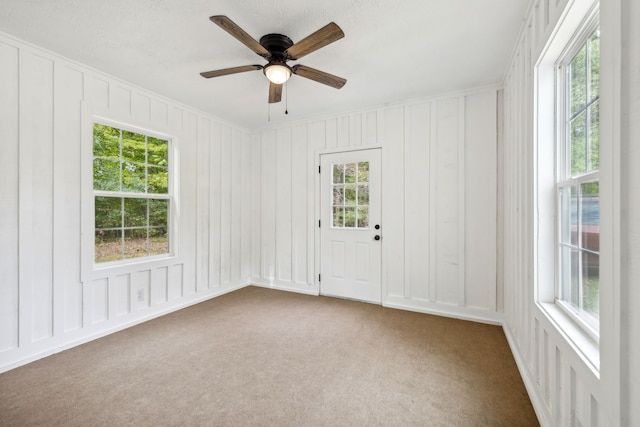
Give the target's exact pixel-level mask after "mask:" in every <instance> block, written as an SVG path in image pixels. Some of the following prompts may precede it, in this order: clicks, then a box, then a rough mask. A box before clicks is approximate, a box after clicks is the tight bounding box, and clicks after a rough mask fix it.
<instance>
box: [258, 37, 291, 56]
mask: <svg viewBox="0 0 640 427" xmlns="http://www.w3.org/2000/svg"><path fill="white" fill-rule="evenodd" d="M260 44H261V45H262V46H264V48H265V49H267V50H268V51H269V52H271V59H276V60H280V61H282V62H284V61H286V58H285V51H286V50H287V49H289V48H290V47H291V46H293V41H291V39H290V38H289V37H287V36H285V35H282V34H267V35H264V36H262V37H261V38H260Z"/></svg>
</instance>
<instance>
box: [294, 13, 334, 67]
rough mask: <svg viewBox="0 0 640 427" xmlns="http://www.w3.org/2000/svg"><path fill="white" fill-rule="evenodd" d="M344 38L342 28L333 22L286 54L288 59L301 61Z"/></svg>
mask: <svg viewBox="0 0 640 427" xmlns="http://www.w3.org/2000/svg"><path fill="white" fill-rule="evenodd" d="M343 37H344V33H343V32H342V30H341V29H340V27H338V25H337V24H336V23H335V22H331V23H329V24H327V25H325V26H324V27H322V28H320V29H319V30H318V31H316V32H315V33H313V34H311V35H309V36H307V37H306V38H304V39H302V40H300V41H299V42H298V43H296V44H294V45H293V46H291V47H290V48H289V49H287V50H286V51H285V53H284V54H285V57H286V58H287V59H291V60H295V59H300V58H302V57H303V56H305V55H308V54H310V53H311V52H315V51H316V50H318V49H320V48H321V47H325V46H326V45H328V44H331V43H333V42H335V41H336V40H340V39H341V38H343Z"/></svg>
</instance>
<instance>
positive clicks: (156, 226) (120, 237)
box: [93, 123, 171, 263]
mask: <svg viewBox="0 0 640 427" xmlns="http://www.w3.org/2000/svg"><path fill="white" fill-rule="evenodd" d="M93 193H94V201H95V259H94V261H95V263H105V262H112V261H118V260H126V259H131V258H140V257H148V256H153V255H161V254H167V253H169V251H170V245H169V243H170V242H169V235H170V234H169V227H170V222H169V221H170V203H171V193H170V188H169V141H168V140H166V139H160V138H154V137H152V136H149V135H145V134H142V133H136V132H130V131H128V130H123V129H118V128H115V127H111V126H106V125H103V124H99V123H95V124H94V125H93Z"/></svg>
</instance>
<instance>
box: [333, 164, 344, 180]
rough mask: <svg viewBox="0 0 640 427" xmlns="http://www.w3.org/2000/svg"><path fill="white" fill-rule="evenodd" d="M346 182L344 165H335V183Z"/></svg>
mask: <svg viewBox="0 0 640 427" xmlns="http://www.w3.org/2000/svg"><path fill="white" fill-rule="evenodd" d="M343 182H344V165H333V183H334V184H342V183H343Z"/></svg>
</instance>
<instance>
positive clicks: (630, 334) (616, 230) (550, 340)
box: [499, 0, 640, 426]
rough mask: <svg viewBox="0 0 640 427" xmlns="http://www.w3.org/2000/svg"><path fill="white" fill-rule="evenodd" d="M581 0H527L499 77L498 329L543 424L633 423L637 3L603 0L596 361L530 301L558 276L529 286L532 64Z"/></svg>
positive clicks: (639, 383)
mask: <svg viewBox="0 0 640 427" xmlns="http://www.w3.org/2000/svg"><path fill="white" fill-rule="evenodd" d="M580 4H581V6H585V5H587V6H588V4H586V2H579V1H578V0H576V1H573V0H556V1H548V0H539V1H534V2H533V3H532V7H531V9H530V12H529V13H528V15H527V17H526V20H525V22H524V26H523V31H522V34H521V37H520V39H519V40H518V43H517V46H516V49H515V52H514V56H513V58H512V61H511V65H510V67H509V70H508V72H507V75H506V78H505V89H504V90H505V105H504V110H505V116H504V129H505V136H504V146H503V147H500V148H501V150H500V153H501V156H502V157H501V159H500V161H501V162H502V164H503V170H504V179H503V182H502V184H501V187H502V188H503V191H504V197H503V198H502V199H501V201H500V205H499V209H500V210H501V211H502V212H503V214H504V215H503V225H504V228H503V234H504V248H503V249H504V270H503V280H504V306H505V309H504V311H505V318H504V329H505V332H506V334H507V338H508V339H509V342H510V345H511V348H512V351H513V353H514V355H515V357H516V361H517V362H518V366H519V368H520V371H521V373H522V376H523V378H524V381H525V384H526V385H527V389H528V391H529V395H530V396H531V399H532V401H533V403H534V406H535V408H536V412H537V413H538V417H539V418H540V421H541V423H542V424H543V425H548V426H551V425H559V426H619V425H621V426H627V425H628V426H631V425H638V423H639V422H640V407H639V406H638V404H637V403H638V401H639V400H638V396H639V390H640V380H639V378H640V376H639V375H638V373H640V357H638V355H639V354H640V352H639V351H638V348H639V347H638V342H640V341H639V340H638V336H640V335H639V333H640V322H639V321H638V320H640V316H638V314H637V313H638V312H640V311H639V310H638V309H637V307H638V304H639V303H640V299H639V298H638V296H639V294H638V292H637V289H638V286H637V278H638V274H637V271H638V262H637V261H638V259H639V258H638V257H637V254H638V248H640V239H639V238H638V236H640V235H639V234H638V233H637V230H638V225H637V224H638V221H637V218H638V216H637V215H635V217H634V216H633V215H632V214H631V212H636V213H637V212H638V209H637V208H638V206H640V203H638V197H639V194H640V193H638V191H634V190H633V189H634V188H637V183H638V180H637V170H638V168H637V163H638V161H640V160H639V154H640V152H639V151H638V149H637V147H638V144H637V142H638V141H637V138H635V139H634V138H633V135H635V136H637V134H638V133H637V132H638V123H640V117H639V115H638V111H640V110H639V109H638V105H639V104H638V99H639V95H638V93H639V90H638V88H639V87H640V74H639V73H638V69H639V68H638V67H637V65H638V61H639V59H640V50H638V40H639V38H638V30H637V28H638V27H637V21H638V19H640V7H639V6H638V2H637V1H635V0H602V1H601V2H600V29H601V35H602V41H601V74H600V76H601V101H600V102H601V110H600V111H601V113H600V123H601V125H600V126H601V128H600V129H601V133H600V135H601V146H600V179H601V186H600V188H601V215H600V217H601V230H600V231H601V239H600V245H601V251H602V252H601V264H600V283H601V289H600V345H599V349H597V350H596V352H597V353H599V354H597V355H596V357H595V359H596V361H595V364H596V365H599V366H595V367H594V366H592V364H593V362H590V361H589V360H587V358H585V357H584V356H583V355H582V354H581V351H580V350H579V347H578V346H577V345H576V344H575V343H576V342H577V341H576V340H575V339H573V340H572V339H570V338H569V337H568V335H567V334H565V333H564V332H563V331H562V330H560V329H559V328H558V326H557V324H556V323H555V322H554V321H553V320H552V318H553V317H551V316H549V315H547V314H546V312H545V310H543V309H541V306H539V305H538V304H536V298H537V297H536V295H545V294H547V295H548V293H549V291H548V290H547V289H549V286H551V289H553V283H547V282H546V281H545V280H544V279H540V280H539V281H538V283H536V271H535V268H536V264H535V262H534V261H535V257H536V253H535V248H536V239H537V235H536V234H535V233H534V230H535V226H536V224H537V221H538V220H539V219H538V218H537V217H536V215H535V214H536V212H535V200H536V193H535V191H536V187H535V184H536V181H535V170H534V166H535V156H536V149H537V146H536V141H535V140H534V136H535V132H534V130H535V122H534V118H535V114H536V111H535V109H534V106H535V105H536V104H535V99H534V94H535V80H534V76H535V64H536V61H537V60H538V58H539V57H540V55H541V53H542V52H543V49H544V48H545V45H547V43H548V41H549V40H550V39H551V37H552V35H553V34H554V28H555V27H556V24H557V23H558V22H560V21H561V20H562V19H563V17H564V16H565V13H566V11H567V10H568V9H567V8H568V7H571V6H572V5H574V6H575V5H580ZM544 143H545V141H540V142H539V144H544ZM551 143H552V142H551ZM541 147H542V145H541ZM627 209H628V212H627ZM634 209H635V211H634ZM632 218H633V219H632ZM540 221H544V218H540ZM633 230H635V232H634V231H633ZM538 255H543V256H547V255H548V254H538ZM634 269H635V270H634ZM634 271H635V274H634ZM551 276H553V274H551ZM538 277H542V276H538ZM634 280H635V281H634ZM541 301H544V299H543V300H541ZM567 327H568V326H567ZM598 356H599V357H598ZM598 360H599V363H598ZM634 375H635V376H634Z"/></svg>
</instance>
